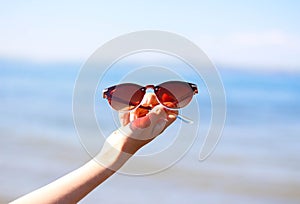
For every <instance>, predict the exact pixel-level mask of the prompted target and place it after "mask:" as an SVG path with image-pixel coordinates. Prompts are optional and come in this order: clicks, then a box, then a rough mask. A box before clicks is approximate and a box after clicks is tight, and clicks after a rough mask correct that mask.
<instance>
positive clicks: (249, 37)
mask: <svg viewBox="0 0 300 204" xmlns="http://www.w3.org/2000/svg"><path fill="white" fill-rule="evenodd" d="M197 42H198V45H199V46H200V47H201V48H203V49H204V51H205V52H206V53H207V54H208V56H209V57H210V58H211V59H212V60H213V61H215V62H217V63H220V64H225V65H229V66H230V65H232V66H235V67H241V68H242V67H251V68H253V69H255V68H259V69H261V68H264V69H285V70H298V71H300V57H299V56H300V36H295V35H291V34H289V33H286V32H283V31H276V30H270V31H262V32H244V33H242V32H239V33H232V34H229V35H224V36H222V35H221V36H202V37H201V38H198V40H197Z"/></svg>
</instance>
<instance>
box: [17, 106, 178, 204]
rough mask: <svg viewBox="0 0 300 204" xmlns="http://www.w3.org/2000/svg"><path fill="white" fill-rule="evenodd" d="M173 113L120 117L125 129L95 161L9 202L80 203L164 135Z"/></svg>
mask: <svg viewBox="0 0 300 204" xmlns="http://www.w3.org/2000/svg"><path fill="white" fill-rule="evenodd" d="M172 114H173V117H172ZM174 114H176V113H175V112H171V111H166V110H164V109H163V108H162V107H161V106H157V107H155V108H154V109H153V110H152V111H151V112H150V113H149V114H147V115H146V116H143V117H139V118H137V119H135V120H134V121H133V122H130V121H129V119H128V118H129V117H130V115H126V114H125V115H122V116H121V122H122V123H123V125H124V126H123V127H122V128H120V129H119V130H117V131H115V132H113V133H112V134H111V135H110V136H109V137H108V138H107V140H106V142H105V144H104V146H103V148H102V150H101V151H100V153H99V154H98V155H97V156H96V157H95V158H94V159H92V160H91V161H89V162H88V163H86V164H85V165H83V166H82V167H80V168H79V169H76V170H74V171H73V172H71V173H69V174H67V175H65V176H63V177H61V178H59V179H58V180H56V181H54V182H52V183H50V184H48V185H46V186H44V187H42V188H40V189H37V190H35V191H33V192H31V193H29V194H27V195H25V196H23V197H21V198H19V199H17V200H15V201H13V202H12V203H22V204H23V203H76V202H78V201H80V200H81V199H82V198H83V197H85V196H86V195H87V194H88V193H89V192H91V191H92V190H93V189H94V188H96V187H97V186H98V185H100V184H101V183H102V182H104V181H105V180H106V179H107V178H109V177H110V176H111V175H113V174H114V173H115V172H116V171H117V170H118V169H119V168H121V167H122V165H123V164H124V163H125V162H126V161H127V160H128V159H129V158H130V157H131V156H132V155H133V154H134V153H135V152H136V151H138V150H139V149H140V148H141V147H143V146H144V145H145V144H147V143H149V142H150V141H151V140H153V139H154V138H155V137H156V136H157V135H159V134H160V133H161V132H163V131H164V130H165V129H166V128H167V127H168V126H169V125H170V124H171V123H172V122H173V121H174V120H175V118H174ZM170 116H171V117H170ZM137 138H138V139H137Z"/></svg>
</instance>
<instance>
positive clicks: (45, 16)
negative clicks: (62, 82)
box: [0, 0, 300, 71]
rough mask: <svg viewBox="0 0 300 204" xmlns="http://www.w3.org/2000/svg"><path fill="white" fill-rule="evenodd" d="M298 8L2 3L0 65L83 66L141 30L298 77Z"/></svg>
mask: <svg viewBox="0 0 300 204" xmlns="http://www.w3.org/2000/svg"><path fill="white" fill-rule="evenodd" d="M299 2H300V1H296V0H294V1H289V0H287V1H283V0H282V1H264V0H261V1H259V0H254V1H247V2H246V1H229V0H227V1H169V0H167V1H57V0H53V1H30V0H29V1H20V0H19V1H16V0H11V1H2V3H1V7H0V30H1V34H0V35H1V38H0V58H10V59H27V60H33V61H79V62H82V61H84V60H86V59H87V58H88V57H89V56H90V55H91V54H92V53H93V51H95V50H96V49H97V48H98V47H99V46H101V45H102V44H103V43H105V42H107V41H109V40H111V39H113V38H114V37H117V36H119V35H122V34H125V33H129V32H132V31H138V30H145V29H146V30H149V29H155V30H165V31H170V32H174V33H177V34H180V35H182V36H184V37H186V38H188V39H190V40H191V41H193V42H194V43H195V44H197V45H198V46H199V47H200V48H202V49H203V50H204V52H206V54H207V55H208V56H209V57H210V58H211V59H212V61H213V62H214V63H216V64H221V65H224V66H229V67H230V66H231V67H238V68H253V69H255V68H256V69H261V68H263V69H286V70H298V71H299V70H300V57H299V56H300V23H299V20H300V12H299V10H300V3H299Z"/></svg>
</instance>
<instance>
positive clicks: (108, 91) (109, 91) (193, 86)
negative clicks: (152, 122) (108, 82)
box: [102, 81, 198, 112]
mask: <svg viewBox="0 0 300 204" xmlns="http://www.w3.org/2000/svg"><path fill="white" fill-rule="evenodd" d="M169 82H173V83H174V82H175V83H176V82H180V83H186V84H188V85H189V86H190V88H191V89H192V91H193V95H195V94H197V93H198V88H197V85H196V84H193V83H189V82H183V81H166V82H163V83H160V84H159V85H157V86H155V85H146V86H144V87H143V86H141V85H139V84H134V83H124V84H133V85H137V86H140V87H141V88H140V90H141V91H142V92H144V94H143V97H144V96H145V94H146V90H147V89H153V90H154V93H155V96H156V97H157V95H156V92H155V91H157V90H158V89H159V88H160V85H162V84H164V83H169ZM119 85H122V84H118V85H114V86H111V87H108V88H106V89H104V90H103V91H102V97H103V98H104V99H107V100H108V101H110V100H111V98H112V92H113V90H115V89H116V87H117V86H119ZM157 99H158V97H157ZM127 102H128V101H126V103H127ZM158 102H159V103H160V104H162V102H161V101H160V100H159V99H158ZM162 105H163V106H164V107H165V108H168V109H176V110H178V109H180V108H182V107H179V108H170V107H167V106H165V105H164V104H162ZM138 107H141V108H146V109H151V107H144V106H141V105H140V104H138V105H136V107H135V108H133V109H131V110H127V111H132V110H134V109H136V108H138ZM112 108H113V107H112ZM118 111H120V110H118ZM127 111H125V112H127Z"/></svg>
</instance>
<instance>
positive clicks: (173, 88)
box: [103, 81, 198, 111]
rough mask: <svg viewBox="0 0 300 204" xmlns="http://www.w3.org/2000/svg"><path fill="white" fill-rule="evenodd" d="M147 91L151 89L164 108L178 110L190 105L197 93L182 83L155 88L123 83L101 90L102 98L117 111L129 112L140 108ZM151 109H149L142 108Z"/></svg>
mask: <svg viewBox="0 0 300 204" xmlns="http://www.w3.org/2000/svg"><path fill="white" fill-rule="evenodd" d="M147 89H152V90H153V91H154V93H155V95H156V97H157V99H158V101H159V103H160V104H162V105H163V106H164V107H165V108H168V109H180V108H183V107H185V106H186V105H188V104H189V103H190V101H191V100H192V98H193V95H195V94H197V93H198V89H197V85H196V84H192V83H188V82H183V81H167V82H164V83H162V84H159V85H157V86H154V85H147V86H145V87H143V86H140V85H137V84H132V83H125V84H119V85H115V86H111V87H109V88H106V89H104V90H103V98H105V99H107V100H108V103H109V104H110V106H111V107H112V108H113V109H115V110H117V111H131V110H133V109H135V108H137V107H139V106H140V104H141V102H142V100H143V98H144V95H145V94H146V91H147ZM142 108H148V109H151V107H144V106H143V107H142Z"/></svg>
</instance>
